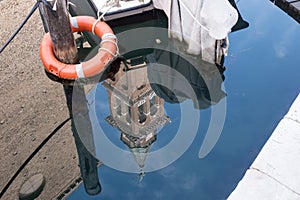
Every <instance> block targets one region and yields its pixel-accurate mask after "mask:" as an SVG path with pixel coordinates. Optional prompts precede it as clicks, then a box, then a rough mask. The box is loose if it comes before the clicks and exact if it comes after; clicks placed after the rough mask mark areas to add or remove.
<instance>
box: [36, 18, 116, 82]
mask: <svg viewBox="0 0 300 200" xmlns="http://www.w3.org/2000/svg"><path fill="white" fill-rule="evenodd" d="M70 22H71V27H72V31H73V32H77V31H81V32H84V31H85V32H93V33H94V34H96V35H97V36H99V37H100V38H101V44H100V48H99V50H98V53H97V54H96V55H95V56H94V57H93V58H91V59H90V60H88V61H86V62H82V63H80V64H65V63H62V62H60V61H58V60H57V58H56V57H55V55H54V52H53V46H52V41H51V37H50V34H49V33H47V34H46V35H45V36H44V38H43V40H42V43H41V45H40V57H41V60H42V63H43V65H44V67H45V69H46V70H47V71H48V72H50V73H51V74H54V75H55V76H57V77H59V78H63V79H71V80H74V79H76V78H88V77H92V76H95V75H97V74H99V73H100V72H102V71H103V70H104V68H105V67H106V66H107V65H108V64H109V63H110V62H112V60H113V59H114V58H115V57H116V56H117V55H118V45H117V38H116V36H115V35H114V33H113V31H112V30H111V28H110V27H109V26H108V25H107V24H106V23H105V22H102V21H98V20H96V19H95V18H94V17H90V16H78V17H72V18H71V19H70Z"/></svg>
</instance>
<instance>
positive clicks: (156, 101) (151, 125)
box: [103, 57, 170, 180]
mask: <svg viewBox="0 0 300 200" xmlns="http://www.w3.org/2000/svg"><path fill="white" fill-rule="evenodd" d="M128 63H131V65H129V66H128V67H129V68H127V67H126V68H125V66H124V65H123V64H122V65H121V69H120V70H119V72H118V73H117V74H116V75H115V78H114V79H113V80H110V79H109V80H106V81H104V82H103V86H104V87H105V88H106V89H107V93H108V102H109V107H110V116H108V117H107V118H106V121H107V122H108V123H109V124H110V125H111V126H113V127H115V128H117V129H118V130H119V131H120V132H121V138H120V139H121V140H122V141H123V142H124V143H125V144H126V145H127V146H128V147H129V149H130V151H131V152H132V154H133V156H134V159H135V160H136V162H137V164H138V165H139V168H140V171H141V173H140V180H141V179H142V177H143V176H144V172H143V168H144V164H145V161H146V158H147V155H148V153H149V151H150V148H151V145H152V143H153V142H154V141H155V140H156V135H157V130H158V129H159V128H161V127H163V126H164V125H165V124H166V123H167V122H170V119H169V117H167V116H166V115H165V111H164V100H163V99H162V98H160V97H158V96H157V95H156V94H155V92H154V91H153V90H152V88H151V87H150V83H149V80H148V78H147V67H146V65H147V64H146V62H144V61H143V59H142V57H140V58H135V59H131V60H130V61H128ZM125 69H126V70H125Z"/></svg>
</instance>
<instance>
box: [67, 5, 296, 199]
mask: <svg viewBox="0 0 300 200" xmlns="http://www.w3.org/2000/svg"><path fill="white" fill-rule="evenodd" d="M238 7H239V10H240V12H241V14H242V16H243V17H244V19H246V20H247V21H248V22H249V23H250V27H249V28H247V29H245V30H241V31H239V32H235V33H232V34H230V35H229V39H230V47H229V55H228V56H227V57H226V58H225V66H226V68H227V70H226V71H225V73H224V74H225V81H224V86H225V88H226V93H227V99H226V101H227V113H226V120H225V125H224V128H223V131H222V134H221V136H220V138H219V140H218V142H217V144H216V146H215V147H214V148H213V150H212V151H211V152H210V154H208V156H206V157H205V158H203V159H199V158H198V152H199V148H200V146H201V143H202V141H203V138H204V134H203V133H205V132H206V130H207V127H208V124H209V117H210V114H211V109H205V110H201V111H199V113H200V117H201V122H200V123H201V125H200V126H199V127H200V128H199V130H198V134H197V136H196V138H195V139H194V141H193V143H192V145H191V146H190V147H189V148H188V150H187V151H186V152H185V153H184V154H183V156H181V157H180V158H179V159H178V160H177V161H176V162H174V163H172V164H171V165H169V166H168V167H166V168H163V169H161V170H158V171H155V172H149V173H146V175H145V177H144V178H143V181H142V182H139V176H138V174H137V173H125V172H120V171H117V170H114V169H112V168H109V167H107V166H105V165H102V166H101V167H99V168H98V175H99V179H100V182H101V185H102V192H101V193H100V194H99V195H97V196H88V195H87V194H86V193H85V190H84V188H83V185H81V186H80V187H79V188H78V189H77V190H76V191H74V192H73V193H72V194H71V195H70V196H69V197H68V199H128V200H130V199H140V198H141V199H205V200H210V199H211V200H214V199H226V197H227V196H228V195H229V194H230V193H231V191H232V190H233V189H234V188H235V186H236V185H237V183H238V181H239V180H240V179H241V178H242V176H243V174H244V173H245V171H246V169H247V168H248V167H249V166H250V164H251V163H252V161H253V160H254V159H255V157H256V155H257V154H258V152H259V151H260V149H261V148H262V146H263V144H264V143H265V142H266V140H267V139H268V137H269V136H270V134H271V133H272V131H273V130H274V128H275V127H276V125H277V123H278V122H279V121H280V119H281V118H282V117H283V116H284V114H285V113H286V112H287V110H288V108H289V107H290V105H291V103H292V102H293V100H294V98H295V97H296V96H297V94H298V93H299V92H300V75H299V74H300V68H299V61H300V58H299V55H298V54H299V51H298V48H299V45H300V42H299V38H298V37H296V36H299V35H300V29H299V25H298V24H297V22H295V21H294V20H293V19H292V18H290V17H289V16H288V15H287V14H286V13H284V12H283V11H282V10H280V9H279V8H278V7H276V6H274V5H273V4H272V3H271V2H269V1H267V0H265V1H261V0H252V1H245V0H241V1H240V2H239V3H238ZM96 94H99V96H98V99H99V101H97V102H96V103H95V104H96V107H97V106H98V107H99V110H101V111H99V113H98V117H99V122H100V124H101V126H102V128H103V129H105V130H107V132H109V134H107V136H108V137H109V139H111V141H112V142H113V143H114V144H116V145H117V146H120V147H121V148H123V149H126V148H127V147H126V146H125V145H124V144H123V143H122V142H121V141H120V133H119V132H118V130H117V129H115V128H113V127H111V126H110V125H109V124H107V122H106V121H105V119H104V118H103V117H106V116H107V115H108V114H109V109H108V107H107V106H106V105H107V95H106V94H107V92H106V89H105V88H104V87H102V86H101V85H98V86H97V88H96ZM100 94H105V95H100ZM187 104H189V105H190V106H191V107H193V102H192V101H191V100H188V101H187ZM178 105H179V104H169V103H166V102H165V111H166V113H167V115H168V116H170V118H171V120H172V123H170V124H167V125H166V126H164V128H163V130H162V131H161V133H159V134H158V136H157V140H156V141H155V142H154V143H153V146H152V147H151V148H152V150H156V149H159V148H160V147H161V146H164V145H166V144H167V143H168V142H169V141H170V140H171V139H172V135H170V133H172V132H174V130H176V129H177V127H176V124H177V125H178V123H179V122H180V117H177V118H176V116H177V115H178V112H179V107H178ZM100 108H101V109H100ZM100 116H102V118H101V117H100ZM174 127H175V128H174ZM187 132H188V131H187ZM95 140H96V139H95ZM104 164H105V163H104Z"/></svg>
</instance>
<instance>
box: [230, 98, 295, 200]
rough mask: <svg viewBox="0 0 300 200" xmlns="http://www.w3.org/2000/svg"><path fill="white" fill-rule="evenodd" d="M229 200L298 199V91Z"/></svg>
mask: <svg viewBox="0 0 300 200" xmlns="http://www.w3.org/2000/svg"><path fill="white" fill-rule="evenodd" d="M228 199H229V200H241V199H242V200H254V199H255V200H267V199H268V200H269V199H270V200H276V199H278V200H279V199H280V200H283V199H288V200H294V199H295V200H296V199H297V200H300V94H299V95H298V97H297V98H296V99H295V101H294V103H293V104H292V106H291V108H290V109H289V111H288V113H287V114H286V115H285V116H284V118H283V119H282V120H281V121H280V123H279V124H278V125H277V127H276V129H275V130H274V132H273V133H272V135H271V137H270V138H269V139H268V141H267V142H266V144H265V145H264V147H263V149H262V150H261V151H260V153H259V154H258V156H257V158H256V159H255V161H254V162H253V163H252V165H251V166H250V168H249V169H248V170H247V172H246V173H245V175H244V177H243V178H242V180H241V181H240V182H239V184H238V185H237V187H236V188H235V190H234V191H233V192H232V193H231V194H230V196H229V197H228Z"/></svg>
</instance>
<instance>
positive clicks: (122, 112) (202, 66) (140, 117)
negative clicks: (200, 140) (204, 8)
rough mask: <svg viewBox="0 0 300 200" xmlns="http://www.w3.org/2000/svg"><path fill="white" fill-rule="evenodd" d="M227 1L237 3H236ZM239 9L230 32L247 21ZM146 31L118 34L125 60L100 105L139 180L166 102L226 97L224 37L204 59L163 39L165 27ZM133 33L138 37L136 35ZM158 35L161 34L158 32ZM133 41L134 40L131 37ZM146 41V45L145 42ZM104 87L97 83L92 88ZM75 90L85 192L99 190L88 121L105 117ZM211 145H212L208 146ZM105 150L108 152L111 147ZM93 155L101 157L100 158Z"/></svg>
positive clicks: (198, 105) (201, 103)
mask: <svg viewBox="0 0 300 200" xmlns="http://www.w3.org/2000/svg"><path fill="white" fill-rule="evenodd" d="M231 3H233V4H234V6H235V8H236V5H235V3H234V2H231ZM238 14H239V19H238V22H237V24H236V25H235V26H234V27H233V28H232V31H236V30H240V29H242V28H245V27H247V26H248V25H249V24H248V23H247V22H245V21H244V20H243V19H242V17H241V16H240V13H238ZM149 30H153V29H146V28H144V29H142V30H139V31H144V33H146V34H141V33H139V34H137V33H135V34H133V33H131V34H128V33H125V34H123V35H122V33H121V34H120V35H119V36H118V38H119V44H120V49H121V51H123V52H121V53H123V54H124V55H126V56H125V59H126V61H124V62H123V63H119V62H118V64H117V65H118V66H117V67H115V68H117V70H115V68H114V70H112V72H111V73H108V74H109V76H108V78H109V79H107V80H105V81H104V82H103V83H102V86H103V87H104V88H105V90H106V92H107V104H106V105H104V106H106V107H107V108H108V110H109V113H106V114H107V115H106V118H105V121H106V123H107V124H109V125H110V126H112V127H114V128H115V129H116V130H118V132H119V134H120V140H121V141H122V142H123V143H124V144H125V145H126V147H127V149H128V150H129V151H130V152H131V154H132V155H133V157H134V160H135V162H136V165H138V168H139V179H140V181H142V180H143V178H144V176H145V171H144V168H145V163H146V160H147V157H148V156H149V154H150V153H151V147H152V146H153V144H154V143H155V141H156V140H157V134H159V133H160V131H161V130H162V129H163V127H164V126H166V125H167V124H170V123H171V120H172V119H171V118H169V117H168V116H167V113H166V112H165V103H168V104H180V103H183V102H185V101H188V99H190V100H192V102H193V103H192V104H193V108H194V109H195V110H200V109H207V108H209V107H210V106H213V105H216V104H218V103H219V102H220V101H221V100H222V99H223V98H224V97H225V96H226V93H225V91H224V90H223V87H222V84H223V81H224V80H225V76H224V74H223V73H224V71H225V66H224V56H225V55H226V54H227V49H228V45H229V42H228V38H225V39H222V40H215V42H214V45H213V46H211V48H209V50H208V51H207V52H206V51H204V50H202V52H204V54H205V58H207V57H209V59H206V61H205V60H203V59H202V58H201V56H192V55H189V54H186V53H185V52H186V46H185V44H184V43H182V42H178V41H177V40H172V39H166V37H164V36H166V35H167V30H166V29H164V30H163V34H161V32H160V33H159V34H157V35H155V34H153V33H152V32H149ZM135 31H136V30H135ZM137 35H138V37H141V38H137ZM161 35H163V36H162V37H156V36H161ZM148 36H150V38H151V39H152V38H153V37H154V38H153V39H155V41H156V44H155V45H154V46H153V44H152V43H151V41H150V40H151V39H148V40H144V39H145V38H147V37H148ZM138 39H141V41H140V40H138ZM133 40H134V41H135V42H132V41H133ZM149 41H150V43H151V45H150V46H149V44H147V45H145V44H144V43H145V42H146V43H147V42H148V43H149ZM152 42H153V41H152ZM138 47H139V48H142V47H144V48H145V49H146V51H144V50H137V49H139V48H138ZM145 52H146V53H145ZM161 66H166V67H167V68H164V67H161ZM102 80H103V77H102ZM102 86H100V85H97V86H96V88H99V87H102ZM74 89H75V90H74V91H75V93H76V99H77V100H75V101H74V100H73V110H71V111H70V112H73V115H74V118H75V121H76V129H77V130H73V132H74V133H77V132H78V133H79V134H80V136H79V137H78V135H76V134H74V138H75V142H76V146H77V151H78V154H79V160H80V166H81V174H82V177H83V182H84V187H85V190H86V192H87V193H88V194H90V195H94V194H98V193H99V192H100V191H101V186H100V183H99V181H98V173H97V159H96V158H95V157H94V156H95V155H97V151H96V150H95V148H96V149H97V148H98V147H97V145H99V143H98V141H94V138H95V136H96V135H97V134H99V133H97V132H95V131H93V129H92V124H93V123H99V121H102V120H103V118H101V119H94V118H92V119H91V118H90V116H89V109H88V108H89V107H90V105H89V106H87V103H86V102H87V99H86V98H85V94H84V90H83V88H82V86H81V84H79V85H78V87H75V88H74ZM74 91H73V92H74ZM95 91H97V90H95ZM102 91H103V90H102ZM78 94H79V98H78ZM101 95H103V93H102V94H101ZM94 100H97V99H94ZM94 100H92V101H94ZM93 103H94V104H95V102H93ZM74 104H76V105H75V106H74ZM83 104H84V105H83ZM102 106H103V104H102ZM95 108H96V109H97V107H95ZM102 109H103V107H102ZM75 115H76V116H75ZM97 117H99V115H97ZM93 120H97V122H95V121H93ZM196 123H198V122H196ZM171 126H172V123H171ZM175 126H177V125H176V124H175ZM104 131H105V129H104ZM105 134H107V135H109V134H112V133H109V132H107V133H105ZM162 137H163V136H162ZM214 137H215V135H214ZM218 137H219V135H218V136H217V137H215V138H216V140H217V139H218ZM204 140H205V139H204ZM215 142H216V141H214V142H213V145H214V144H215ZM95 144H96V146H95ZM210 148H212V147H209V148H208V149H210ZM106 151H107V152H109V151H110V149H106ZM124 155H125V154H124ZM126 155H127V154H126ZM163 156H169V155H163ZM97 158H99V159H100V160H101V157H97ZM112 159H115V158H112ZM123 161H124V160H123ZM123 161H119V162H123ZM105 164H106V163H105V162H104V165H105ZM120 164H122V163H120ZM100 176H101V174H100Z"/></svg>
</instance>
